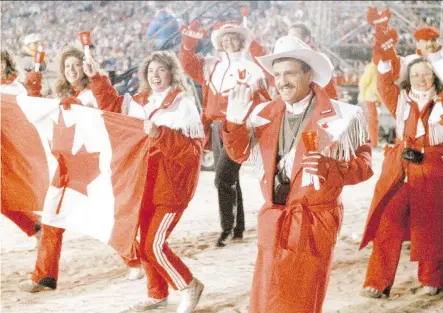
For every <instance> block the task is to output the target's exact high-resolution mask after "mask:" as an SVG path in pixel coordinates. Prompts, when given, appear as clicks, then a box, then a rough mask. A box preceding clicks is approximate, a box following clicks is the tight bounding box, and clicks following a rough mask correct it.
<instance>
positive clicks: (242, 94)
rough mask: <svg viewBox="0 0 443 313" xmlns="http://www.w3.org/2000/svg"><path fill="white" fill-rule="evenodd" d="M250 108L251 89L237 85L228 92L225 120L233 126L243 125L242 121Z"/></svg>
mask: <svg viewBox="0 0 443 313" xmlns="http://www.w3.org/2000/svg"><path fill="white" fill-rule="evenodd" d="M251 106H252V101H251V89H250V88H249V87H246V85H243V84H237V85H235V87H234V88H233V89H231V90H230V91H229V98H228V108H227V110H226V119H227V120H228V121H229V122H231V123H234V124H243V120H244V119H245V117H246V114H248V111H249V109H250V108H251Z"/></svg>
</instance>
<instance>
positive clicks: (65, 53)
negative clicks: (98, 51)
mask: <svg viewBox="0 0 443 313" xmlns="http://www.w3.org/2000/svg"><path fill="white" fill-rule="evenodd" d="M84 56H85V54H84V52H83V51H82V50H80V49H78V48H76V47H74V46H67V47H65V48H64V49H63V50H62V52H61V54H60V55H59V72H58V77H57V81H56V82H55V94H56V95H57V97H58V98H65V97H69V96H72V95H73V94H74V90H73V89H72V86H71V84H70V83H69V82H68V80H67V79H66V76H65V61H66V59H67V58H69V57H75V58H77V59H79V60H80V61H82V62H83V58H84ZM89 83H90V80H89V77H88V76H86V75H85V76H84V77H83V79H82V80H81V82H80V87H83V88H84V87H86V86H87V85H89Z"/></svg>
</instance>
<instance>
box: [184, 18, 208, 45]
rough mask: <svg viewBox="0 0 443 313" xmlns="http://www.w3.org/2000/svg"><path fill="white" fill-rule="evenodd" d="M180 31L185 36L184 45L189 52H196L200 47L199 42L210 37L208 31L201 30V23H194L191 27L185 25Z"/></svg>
mask: <svg viewBox="0 0 443 313" xmlns="http://www.w3.org/2000/svg"><path fill="white" fill-rule="evenodd" d="M179 31H180V32H181V33H182V34H183V42H182V45H183V46H184V47H185V48H186V49H187V50H194V49H195V47H197V45H198V41H199V40H200V39H202V38H203V37H207V36H208V31H207V30H206V29H200V21H192V22H191V24H190V25H189V26H188V25H184V26H182V27H181V28H180V30H179Z"/></svg>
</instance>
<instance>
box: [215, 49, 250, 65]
mask: <svg viewBox="0 0 443 313" xmlns="http://www.w3.org/2000/svg"><path fill="white" fill-rule="evenodd" d="M220 59H221V60H222V61H231V62H232V61H243V60H244V59H245V58H244V51H243V50H240V51H237V52H230V53H228V52H225V51H223V52H221V53H220Z"/></svg>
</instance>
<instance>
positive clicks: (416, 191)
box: [360, 62, 443, 291]
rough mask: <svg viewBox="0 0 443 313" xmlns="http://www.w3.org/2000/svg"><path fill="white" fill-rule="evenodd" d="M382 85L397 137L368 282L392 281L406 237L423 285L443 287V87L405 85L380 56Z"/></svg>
mask: <svg viewBox="0 0 443 313" xmlns="http://www.w3.org/2000/svg"><path fill="white" fill-rule="evenodd" d="M378 70H379V73H378V77H377V81H378V82H377V85H378V87H379V88H378V90H379V92H380V95H381V97H382V100H383V102H384V103H385V104H386V107H387V108H388V109H389V110H390V112H391V113H392V114H393V116H394V117H395V119H396V134H397V139H398V140H397V143H396V144H395V146H394V147H393V148H392V150H390V151H388V152H387V153H386V155H385V160H384V162H383V167H382V172H381V175H380V178H379V180H378V181H377V184H376V186H375V192H374V198H373V199H372V203H371V208H370V212H369V215H368V218H367V221H366V228H365V233H364V236H363V239H362V243H361V246H360V247H361V248H363V247H365V246H366V245H367V244H368V243H369V242H370V241H373V242H374V246H373V250H372V255H371V257H370V260H369V264H368V270H367V274H366V280H365V283H364V286H365V287H373V288H376V289H377V290H380V291H384V290H385V289H386V288H389V287H391V286H392V284H393V282H394V277H395V272H396V270H397V266H398V261H399V259H400V253H401V246H402V245H401V243H402V241H403V240H408V239H410V241H411V260H412V261H418V265H419V266H418V267H419V269H418V279H419V281H420V282H421V284H422V285H423V286H431V287H436V288H441V287H443V213H442V212H443V210H442V209H443V193H442V192H441V188H442V186H443V126H442V125H440V123H439V122H440V119H441V116H442V115H443V105H442V99H443V92H440V94H436V92H435V90H434V89H431V90H429V91H427V92H417V91H416V92H414V91H412V90H400V88H399V87H398V86H397V85H395V84H394V78H393V73H392V70H391V65H390V63H389V62H388V63H385V62H380V63H379V66H378ZM405 147H410V148H413V149H415V150H418V151H421V152H423V153H424V159H423V161H422V163H420V164H415V163H411V162H408V161H405V160H402V157H401V154H402V152H403V150H404V148H405Z"/></svg>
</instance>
